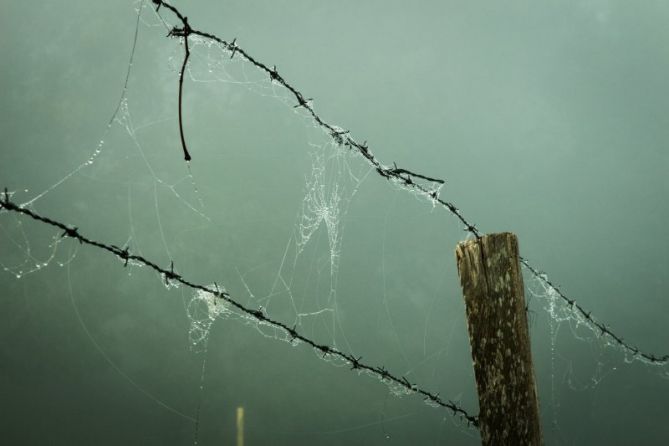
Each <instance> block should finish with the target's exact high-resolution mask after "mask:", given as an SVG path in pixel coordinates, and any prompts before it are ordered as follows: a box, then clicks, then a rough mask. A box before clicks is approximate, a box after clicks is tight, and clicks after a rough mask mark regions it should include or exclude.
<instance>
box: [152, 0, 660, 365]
mask: <svg viewBox="0 0 669 446" xmlns="http://www.w3.org/2000/svg"><path fill="white" fill-rule="evenodd" d="M152 2H153V4H154V5H156V11H159V10H160V8H161V6H164V7H165V8H166V9H168V10H170V11H171V12H172V13H174V15H175V16H176V17H177V18H178V19H179V21H181V24H182V27H181V28H178V27H175V28H173V30H172V31H171V32H170V35H171V36H180V37H182V38H183V39H185V40H186V41H187V40H188V36H189V35H197V36H200V37H203V38H206V39H210V40H212V41H215V42H217V43H219V44H221V45H223V46H224V47H225V48H226V49H227V50H228V51H230V53H231V58H232V57H234V56H235V55H236V54H239V55H241V56H242V57H244V59H246V60H247V61H249V62H250V63H251V64H253V65H254V66H255V67H257V68H259V69H260V70H262V71H264V72H265V73H267V75H268V76H269V77H270V80H272V81H273V82H276V83H278V84H280V85H281V86H283V87H284V88H286V89H287V90H288V91H289V92H290V93H291V94H292V95H293V96H294V97H295V99H296V100H297V104H296V105H295V107H301V108H304V109H305V110H306V111H307V112H308V113H309V114H310V115H311V117H312V118H313V120H314V121H315V122H316V123H317V124H318V126H320V127H321V128H322V129H323V130H325V131H326V132H327V133H328V134H329V135H330V137H331V138H332V140H333V141H334V142H335V143H336V144H337V145H340V146H341V145H344V146H347V147H349V148H350V149H352V150H353V149H355V150H357V151H358V153H359V154H360V155H361V156H362V157H363V158H365V159H366V160H367V162H368V163H369V164H370V165H371V166H372V167H373V168H374V170H376V172H377V173H378V174H379V175H380V176H381V177H383V178H385V179H387V180H395V181H397V182H398V183H400V184H402V185H404V186H405V187H406V188H407V189H410V190H414V191H416V192H417V193H419V194H421V195H423V196H424V197H426V198H428V199H429V200H431V201H432V203H433V204H439V205H441V206H442V207H443V208H446V209H447V210H448V211H449V212H450V213H451V214H453V215H454V216H455V217H456V218H457V219H458V220H459V221H460V222H461V223H462V224H463V225H464V227H465V231H466V232H468V233H470V234H472V235H473V236H474V237H476V238H477V239H480V238H481V236H482V235H483V233H482V232H481V231H480V230H479V229H478V228H477V227H476V225H475V224H473V223H471V222H470V221H469V220H468V219H466V218H465V217H464V215H463V214H462V212H461V211H460V209H458V208H457V207H456V206H455V205H454V204H453V203H451V202H449V201H446V200H444V199H442V198H441V197H440V196H439V188H440V187H441V186H442V185H443V184H444V183H445V180H443V179H438V178H434V177H431V176H428V175H425V174H421V173H416V172H413V171H411V170H408V169H404V168H399V167H397V165H395V164H394V163H393V167H389V166H385V165H383V164H382V163H381V162H380V161H379V160H378V159H377V158H376V156H375V155H374V154H373V153H372V151H371V150H370V149H369V146H368V145H367V142H366V141H365V142H362V143H360V142H358V141H356V140H355V139H353V137H351V136H350V131H348V130H344V129H342V128H341V127H338V126H335V125H333V124H329V123H328V122H326V121H325V120H323V119H322V118H321V116H320V115H319V114H318V113H316V111H315V110H314V108H313V106H312V104H311V101H312V99H305V95H304V94H302V93H301V92H300V91H299V90H298V89H297V88H295V87H294V86H293V85H292V84H290V83H289V82H288V81H286V80H285V79H284V78H283V77H282V76H281V75H280V74H279V72H278V71H277V69H276V66H275V65H273V66H272V68H269V65H267V64H265V63H263V62H260V61H259V60H257V59H255V58H254V57H253V56H251V55H250V54H249V53H248V52H247V51H246V50H244V49H243V48H241V47H240V46H239V45H238V44H237V39H236V38H235V39H233V40H232V41H231V42H228V41H226V40H223V39H221V38H220V37H218V36H216V35H214V34H210V33H207V32H203V31H199V30H196V29H194V28H192V27H191V26H190V25H189V23H188V18H187V17H186V16H184V15H183V14H182V13H181V12H180V11H179V10H178V9H177V8H176V7H174V6H172V5H171V4H169V3H167V2H165V1H163V0H152ZM188 54H189V52H188V43H186V55H185V56H184V63H183V67H182V72H181V75H182V76H183V70H185V68H186V62H187V58H188ZM180 85H181V84H180ZM180 92H181V86H180ZM179 107H180V110H181V105H180V106H179ZM179 125H180V128H181V120H180V121H179ZM182 135H183V132H182ZM182 143H183V146H184V151H186V148H185V142H184V141H183V137H182ZM416 178H417V179H421V180H425V181H427V182H429V183H432V184H434V185H435V186H436V187H435V188H432V189H431V188H428V187H426V186H424V185H423V184H420V183H418V182H416V181H414V179H416ZM520 262H521V264H522V265H523V266H524V267H525V268H526V269H527V270H528V271H529V272H530V273H531V274H532V275H533V276H534V277H535V278H536V279H537V280H539V281H540V282H542V283H543V284H544V285H546V286H548V287H549V288H550V289H552V290H554V291H555V292H556V293H557V295H558V296H559V297H560V298H561V299H562V301H563V302H564V303H565V304H567V305H568V306H569V308H571V309H572V311H574V312H576V313H578V314H579V315H580V316H581V317H582V318H584V319H585V320H587V321H588V322H589V323H591V324H592V325H593V327H594V329H596V330H598V331H599V334H600V335H601V336H606V337H607V338H608V339H609V340H610V341H611V342H613V343H614V344H616V345H618V346H620V347H621V348H622V349H624V350H625V351H627V352H629V353H631V354H632V355H633V357H634V358H638V359H641V360H644V361H647V362H648V363H651V364H653V365H658V366H664V365H666V364H667V363H668V362H669V353H668V354H665V355H655V354H653V353H648V352H644V351H642V350H641V349H639V348H638V347H637V346H635V345H632V344H630V343H628V342H627V341H625V340H623V338H622V337H621V336H618V335H616V334H615V333H613V332H612V331H611V329H610V328H609V327H607V326H606V325H605V324H604V323H602V322H600V321H599V320H598V319H596V318H594V317H593V316H592V314H591V312H590V311H586V310H585V309H584V308H583V307H582V306H581V305H580V304H578V303H577V302H576V301H575V300H574V299H570V298H569V297H567V296H566V295H565V294H564V293H563V292H562V290H561V289H560V288H559V287H558V286H557V285H556V284H555V283H553V282H552V281H550V280H549V279H548V278H547V275H546V274H544V273H542V272H541V271H540V270H539V268H537V267H536V266H533V265H532V264H530V263H529V261H528V260H527V259H526V258H524V257H521V258H520Z"/></svg>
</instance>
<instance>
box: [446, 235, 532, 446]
mask: <svg viewBox="0 0 669 446" xmlns="http://www.w3.org/2000/svg"><path fill="white" fill-rule="evenodd" d="M455 256H456V259H457V262H458V274H459V275H460V283H461V284H462V290H463V294H464V297H465V306H466V311H467V325H468V328H469V342H470V344H471V348H472V358H473V361H474V375H475V377H476V385H477V387H478V394H479V426H480V429H481V438H482V441H483V445H484V446H488V445H490V446H492V445H495V446H500V445H513V446H520V445H533V446H534V445H540V444H541V443H542V439H541V426H540V424H539V403H538V399H537V391H536V386H535V382H534V368H533V366H532V352H531V350H530V336H529V332H528V328H527V315H526V312H525V296H524V289H523V277H522V275H521V272H520V263H519V254H518V239H517V238H516V236H515V235H514V234H511V233H509V232H503V233H499V234H490V235H485V236H482V237H481V238H479V239H476V240H470V241H465V242H461V243H459V244H458V246H457V248H456V249H455Z"/></svg>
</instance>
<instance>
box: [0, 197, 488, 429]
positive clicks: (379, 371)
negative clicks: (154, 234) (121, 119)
mask: <svg viewBox="0 0 669 446" xmlns="http://www.w3.org/2000/svg"><path fill="white" fill-rule="evenodd" d="M0 209H5V210H7V211H12V212H16V213H18V214H23V215H26V216H28V217H30V218H32V219H33V220H36V221H39V222H41V223H44V224H47V225H49V226H53V227H55V228H58V229H60V230H62V231H63V233H62V237H68V238H71V239H73V240H77V241H78V242H79V243H81V244H83V245H89V246H93V247H95V248H98V249H101V250H103V251H107V252H108V253H111V254H113V255H115V256H116V257H118V258H119V259H121V260H122V261H123V265H124V267H125V266H127V264H128V261H133V262H137V263H140V264H142V265H144V266H147V267H149V268H151V269H152V270H154V271H155V272H157V273H158V274H159V275H160V276H161V277H162V278H163V280H164V281H165V283H166V284H169V282H170V281H174V282H178V283H180V284H182V285H184V286H187V287H188V288H191V289H193V290H197V291H204V292H205V293H209V294H211V295H213V296H216V298H218V299H221V300H223V301H225V302H227V303H228V304H229V305H231V306H233V307H235V308H236V309H237V310H239V311H240V312H242V313H244V314H246V315H247V316H250V317H252V318H254V319H256V320H257V321H258V322H259V323H261V324H265V325H269V326H271V327H273V328H276V329H279V330H281V331H283V332H284V333H285V334H286V335H287V336H288V337H289V338H290V339H291V340H293V341H294V340H298V341H301V342H303V343H305V344H307V345H309V346H311V347H312V348H314V349H315V350H316V351H318V352H319V353H320V354H322V355H323V357H324V358H325V357H327V356H332V357H335V358H338V359H340V360H343V361H345V362H347V363H348V364H350V366H351V370H358V371H365V372H368V373H371V374H372V375H374V376H376V377H378V378H380V379H381V380H382V381H384V382H386V383H392V384H395V385H398V386H401V387H403V388H405V389H406V390H408V391H410V392H412V393H418V394H420V395H422V396H423V397H424V399H425V400H426V401H428V402H430V403H432V404H434V405H438V406H441V407H444V408H446V409H449V410H450V411H451V413H452V414H453V415H454V416H458V417H460V418H461V419H462V420H464V421H465V422H467V424H468V425H470V426H474V427H476V428H478V417H477V416H474V415H470V414H469V413H468V412H467V411H466V410H465V409H463V408H462V407H461V406H459V405H458V404H457V403H455V402H453V401H450V400H443V399H442V398H440V397H439V394H436V393H432V392H429V391H427V390H425V389H422V388H420V387H418V386H417V385H416V384H412V383H410V382H409V381H408V380H407V379H406V377H401V378H400V377H398V376H396V375H393V374H392V373H390V372H388V371H387V370H386V369H385V367H375V366H372V365H368V364H365V363H363V362H361V359H362V358H361V357H355V356H354V355H352V354H349V353H344V352H342V351H341V350H339V349H337V348H336V347H332V346H329V345H325V344H319V343H317V342H316V341H313V340H311V339H310V338H307V337H306V336H304V335H303V334H300V333H299V332H298V331H297V329H296V327H295V326H293V327H291V326H289V325H286V324H284V323H283V322H280V321H277V320H275V319H272V318H270V317H269V316H268V315H267V314H265V313H264V312H263V310H262V309H251V308H248V307H246V306H244V305H242V304H241V303H239V302H237V301H236V300H235V299H233V298H232V296H231V295H230V293H228V292H227V291H225V288H223V289H220V288H219V286H218V284H214V288H209V287H207V286H204V285H201V284H198V283H195V282H191V281H189V280H188V279H186V278H185V277H183V276H182V275H180V274H179V273H177V272H175V271H174V262H173V261H172V262H170V266H169V268H163V267H161V266H159V265H158V264H156V263H155V262H153V261H151V260H149V259H147V258H145V257H143V256H141V255H138V254H132V253H131V252H130V251H129V249H128V247H125V248H123V249H121V248H119V247H118V246H116V245H111V244H107V243H103V242H99V241H96V240H92V239H89V238H88V237H86V236H84V235H82V234H81V232H79V230H78V229H77V228H76V227H72V226H69V225H66V224H64V223H61V222H59V221H56V220H53V219H51V218H49V217H45V216H43V215H40V214H38V213H36V212H34V211H32V210H30V209H27V208H25V207H21V206H20V205H18V204H16V203H14V202H13V201H11V199H10V195H9V193H8V192H7V189H6V188H5V192H4V196H3V197H2V199H0Z"/></svg>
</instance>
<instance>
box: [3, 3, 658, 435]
mask: <svg viewBox="0 0 669 446" xmlns="http://www.w3.org/2000/svg"><path fill="white" fill-rule="evenodd" d="M152 3H153V4H154V5H155V8H156V11H157V12H159V11H160V9H161V8H165V9H167V10H169V11H170V12H171V13H172V14H174V16H175V17H176V18H177V19H178V20H179V22H180V26H175V27H173V28H172V29H171V30H169V33H168V36H169V37H176V38H179V39H181V40H182V42H183V45H184V50H185V51H184V58H183V61H182V64H181V70H180V72H179V85H178V107H179V109H178V115H179V131H180V139H181V146H182V150H183V154H184V159H185V160H186V162H190V161H191V160H192V153H191V152H190V151H189V150H188V146H187V140H186V135H185V132H184V128H183V118H182V97H183V88H184V72H185V70H186V68H187V65H188V62H189V57H190V47H189V37H190V36H199V37H200V38H203V39H208V40H211V41H213V42H216V43H218V44H220V45H221V46H222V47H223V48H224V49H226V50H227V51H228V52H229V54H230V58H233V57H241V58H243V59H244V60H246V61H248V62H250V63H251V64H252V65H254V66H255V67H256V68H257V69H259V70H261V71H263V72H264V73H265V74H266V75H267V76H268V77H269V79H270V80H271V81H272V82H273V83H275V84H278V85H280V86H281V87H283V88H285V89H286V90H287V91H288V92H290V94H291V95H292V96H293V97H294V99H295V101H296V103H295V107H296V108H302V109H304V110H305V111H306V112H307V113H308V114H309V115H310V116H311V118H312V119H313V121H314V122H315V123H316V124H317V125H318V126H319V127H320V128H321V129H322V130H323V131H324V132H326V133H327V134H328V135H329V136H330V138H331V139H332V141H333V142H334V143H335V144H336V145H338V146H343V147H347V148H348V149H350V150H351V151H355V152H357V153H358V154H359V155H360V156H362V157H363V158H364V159H365V160H366V161H367V162H368V163H369V165H370V166H371V167H372V168H373V170H374V171H376V172H377V174H378V175H379V176H381V177H382V178H385V179H386V180H388V181H389V182H392V183H395V184H398V185H400V186H402V187H404V188H406V189H408V190H411V191H414V192H415V193H417V194H418V195H420V196H422V197H424V198H426V199H427V200H429V201H430V202H431V203H432V204H433V205H435V206H436V205H439V206H440V207H442V208H444V209H446V210H447V211H448V212H449V213H451V214H452V215H454V216H455V217H456V218H457V219H458V221H459V222H460V223H462V224H463V225H464V230H465V232H467V233H468V234H471V235H472V236H474V237H475V238H477V239H480V238H481V237H482V236H483V232H481V231H480V230H479V229H478V227H477V226H476V225H475V224H473V223H472V222H471V221H470V220H469V219H467V218H466V217H465V216H464V214H463V213H462V212H461V210H460V209H459V208H457V207H456V206H455V204H454V203H452V202H450V201H447V200H445V199H443V198H442V197H441V196H440V190H441V188H442V186H443V185H444V184H445V180H444V179H440V178H435V177H432V176H428V175H426V174H423V173H419V172H414V171H411V170H409V169H407V168H403V167H398V166H397V165H396V164H395V163H393V164H392V166H390V165H386V164H384V163H382V162H381V161H380V160H379V159H378V158H377V157H376V156H375V155H374V153H373V152H372V151H371V149H370V147H369V145H368V144H367V142H366V141H363V142H360V141H359V140H358V139H355V138H353V137H352V136H351V133H350V131H348V130H345V129H344V128H342V127H339V126H336V125H333V124H331V123H328V122H327V121H325V120H324V119H323V118H322V117H321V116H320V115H319V114H318V113H317V112H316V110H315V109H314V106H313V104H312V100H313V99H312V98H307V96H306V95H304V94H303V93H302V92H301V91H300V90H298V89H297V88H296V87H294V86H293V85H292V84H291V83H289V82H288V81H287V80H286V79H284V77H283V76H281V75H280V74H279V72H278V70H277V68H276V66H275V65H271V68H270V65H269V64H266V63H263V62H261V61H259V60H257V59H255V58H254V57H253V56H252V55H251V54H250V53H249V52H247V51H246V50H245V49H243V48H242V47H240V46H239V45H238V43H237V39H233V40H231V41H228V40H224V39H222V38H220V37H218V36H216V35H215V34H211V33H207V32H204V31H200V30H197V29H195V28H193V27H192V26H191V25H190V23H189V21H188V18H187V17H186V16H185V15H184V14H183V13H181V12H180V11H179V10H178V9H177V8H176V7H174V6H173V5H171V4H169V3H167V2H165V1H163V0H152ZM135 40H136V36H135ZM126 84H127V78H126ZM29 206H30V203H28V204H20V203H15V202H14V201H12V199H11V193H10V192H9V191H8V190H7V189H5V190H4V194H2V196H1V197H0V209H3V210H5V211H7V212H14V213H17V214H21V215H24V216H26V217H29V218H31V219H33V220H35V221H38V222H40V223H43V224H46V225H49V226H51V227H54V228H57V229H58V230H59V231H62V234H61V237H64V238H70V239H72V240H75V241H78V242H79V243H81V244H83V245H88V246H91V247H94V248H97V249H100V250H103V251H106V252H108V253H110V254H112V255H114V256H116V257H117V258H119V259H120V260H121V261H122V262H123V264H124V266H128V264H129V262H132V263H135V262H136V263H139V264H141V265H144V266H147V267H149V268H150V269H152V270H153V271H155V272H156V273H157V274H158V275H159V276H160V277H161V278H162V280H164V281H165V282H166V283H170V282H177V283H180V284H182V285H184V286H186V287H189V288H191V289H193V290H196V291H201V292H205V293H209V294H211V295H213V296H215V297H216V298H218V299H221V300H222V301H224V302H226V303H227V304H229V305H231V306H232V307H234V308H236V309H237V310H239V311H240V312H242V313H243V314H245V315H246V316H249V317H251V318H253V319H254V320H256V321H257V322H258V323H259V324H261V325H266V326H268V327H272V328H274V329H277V330H279V331H281V332H282V333H284V334H285V336H286V337H287V338H288V339H290V340H292V341H296V342H302V343H305V344H307V345H309V346H310V347H312V348H313V349H314V350H315V351H317V352H318V353H319V354H320V355H322V356H323V357H331V358H334V359H337V360H341V361H343V362H344V363H346V364H348V365H349V366H350V369H351V370H355V371H358V372H359V373H366V374H369V375H371V376H374V377H377V378H379V379H380V380H382V381H383V382H385V383H388V384H391V385H395V386H399V387H400V388H402V389H404V390H405V391H406V392H407V393H411V394H418V395H421V396H422V397H423V398H424V399H425V401H426V402H428V403H430V404H431V405H435V406H439V407H443V408H445V409H448V410H450V411H451V413H452V414H453V415H454V416H456V417H459V418H461V419H462V420H463V421H465V422H466V423H467V424H468V425H470V426H473V427H478V417H477V416H475V415H472V414H471V413H469V412H468V411H467V410H466V409H464V408H463V407H461V406H460V405H459V404H458V403H456V402H454V401H452V400H448V399H443V398H441V397H440V396H439V394H438V393H433V392H430V391H428V390H426V389H424V388H422V387H420V386H419V385H417V384H415V383H412V382H410V381H409V380H408V379H407V378H406V377H405V376H398V375H395V374H393V373H391V372H390V371H388V370H387V369H386V368H385V367H383V366H374V365H370V364H367V363H366V362H364V361H362V357H359V356H355V355H353V354H352V353H347V352H344V351H342V350H340V349H338V348H336V347H333V346H330V345H326V344H320V343H318V342H316V341H314V340H312V339H311V338H309V337H307V336H305V335H304V334H303V333H300V332H299V331H298V329H297V327H296V326H290V325H287V324H285V323H283V322H281V321H278V320H275V319H272V318H271V317H270V316H269V315H267V314H266V313H265V312H264V311H263V309H262V308H259V309H254V308H250V307H247V306H245V305H243V304H241V303H239V302H238V301H237V300H235V299H234V298H233V296H232V295H230V294H229V293H228V292H227V291H225V287H224V286H221V287H219V286H218V285H215V286H214V287H213V288H212V287H211V286H206V285H202V284H199V283H195V282H192V281H190V280H189V279H188V278H186V277H184V276H182V275H180V274H179V273H177V272H176V271H175V267H174V262H173V261H172V262H171V263H170V265H169V267H163V266H160V265H158V264H157V263H155V262H154V261H152V260H150V259H148V258H146V257H143V256H141V255H139V254H135V253H133V252H131V251H130V249H129V248H128V247H127V246H126V247H123V248H121V247H119V246H116V245H113V244H108V243H105V242H101V241H98V240H93V239H90V238H88V237H86V236H85V235H83V234H81V233H80V232H79V230H78V228H77V227H75V226H71V225H68V224H66V223H63V222H60V221H56V220H53V219H51V218H49V217H47V216H44V215H41V214H39V213H37V212H35V211H34V210H31V209H30V208H29ZM521 264H522V265H523V266H524V267H525V268H526V269H527V271H529V272H530V273H531V274H532V276H534V277H535V278H536V279H537V280H539V281H540V282H541V283H543V284H544V285H545V286H546V287H548V288H549V289H550V290H552V291H554V292H555V293H556V295H557V296H559V298H560V299H561V300H562V301H563V302H564V303H565V304H566V305H567V306H568V307H569V308H570V309H571V310H572V311H573V312H574V313H576V314H577V315H578V316H579V317H580V318H582V319H584V320H586V321H587V322H588V323H590V324H592V326H593V327H595V328H596V329H597V330H598V331H599V334H600V335H601V336H604V337H606V338H607V339H609V340H610V341H611V342H612V343H614V344H616V345H618V346H619V347H621V348H622V349H623V350H624V351H626V352H627V353H629V354H631V355H632V356H633V357H634V358H636V359H639V360H642V361H644V362H646V363H650V364H653V365H658V366H664V365H666V364H667V363H669V354H664V355H656V354H654V353H650V352H647V351H643V350H641V349H640V348H638V347H637V346H636V345H634V344H632V343H629V342H627V341H625V340H624V339H623V338H622V337H621V336H619V335H617V334H616V333H614V332H613V331H612V330H611V329H610V328H609V327H608V326H607V325H606V324H604V323H603V322H600V321H599V320H598V319H597V318H595V317H594V316H592V314H591V312H590V311H587V310H586V309H585V308H584V307H583V306H581V305H580V304H579V303H577V302H576V301H575V299H572V298H570V297H568V296H567V295H566V294H565V293H563V292H562V291H561V290H560V288H559V287H558V286H557V285H556V284H555V283H554V282H553V281H551V280H549V279H548V278H547V276H546V274H544V273H543V272H542V271H541V270H540V269H539V268H538V267H536V266H534V265H533V264H531V263H530V262H529V261H528V260H527V259H526V258H524V257H521Z"/></svg>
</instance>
